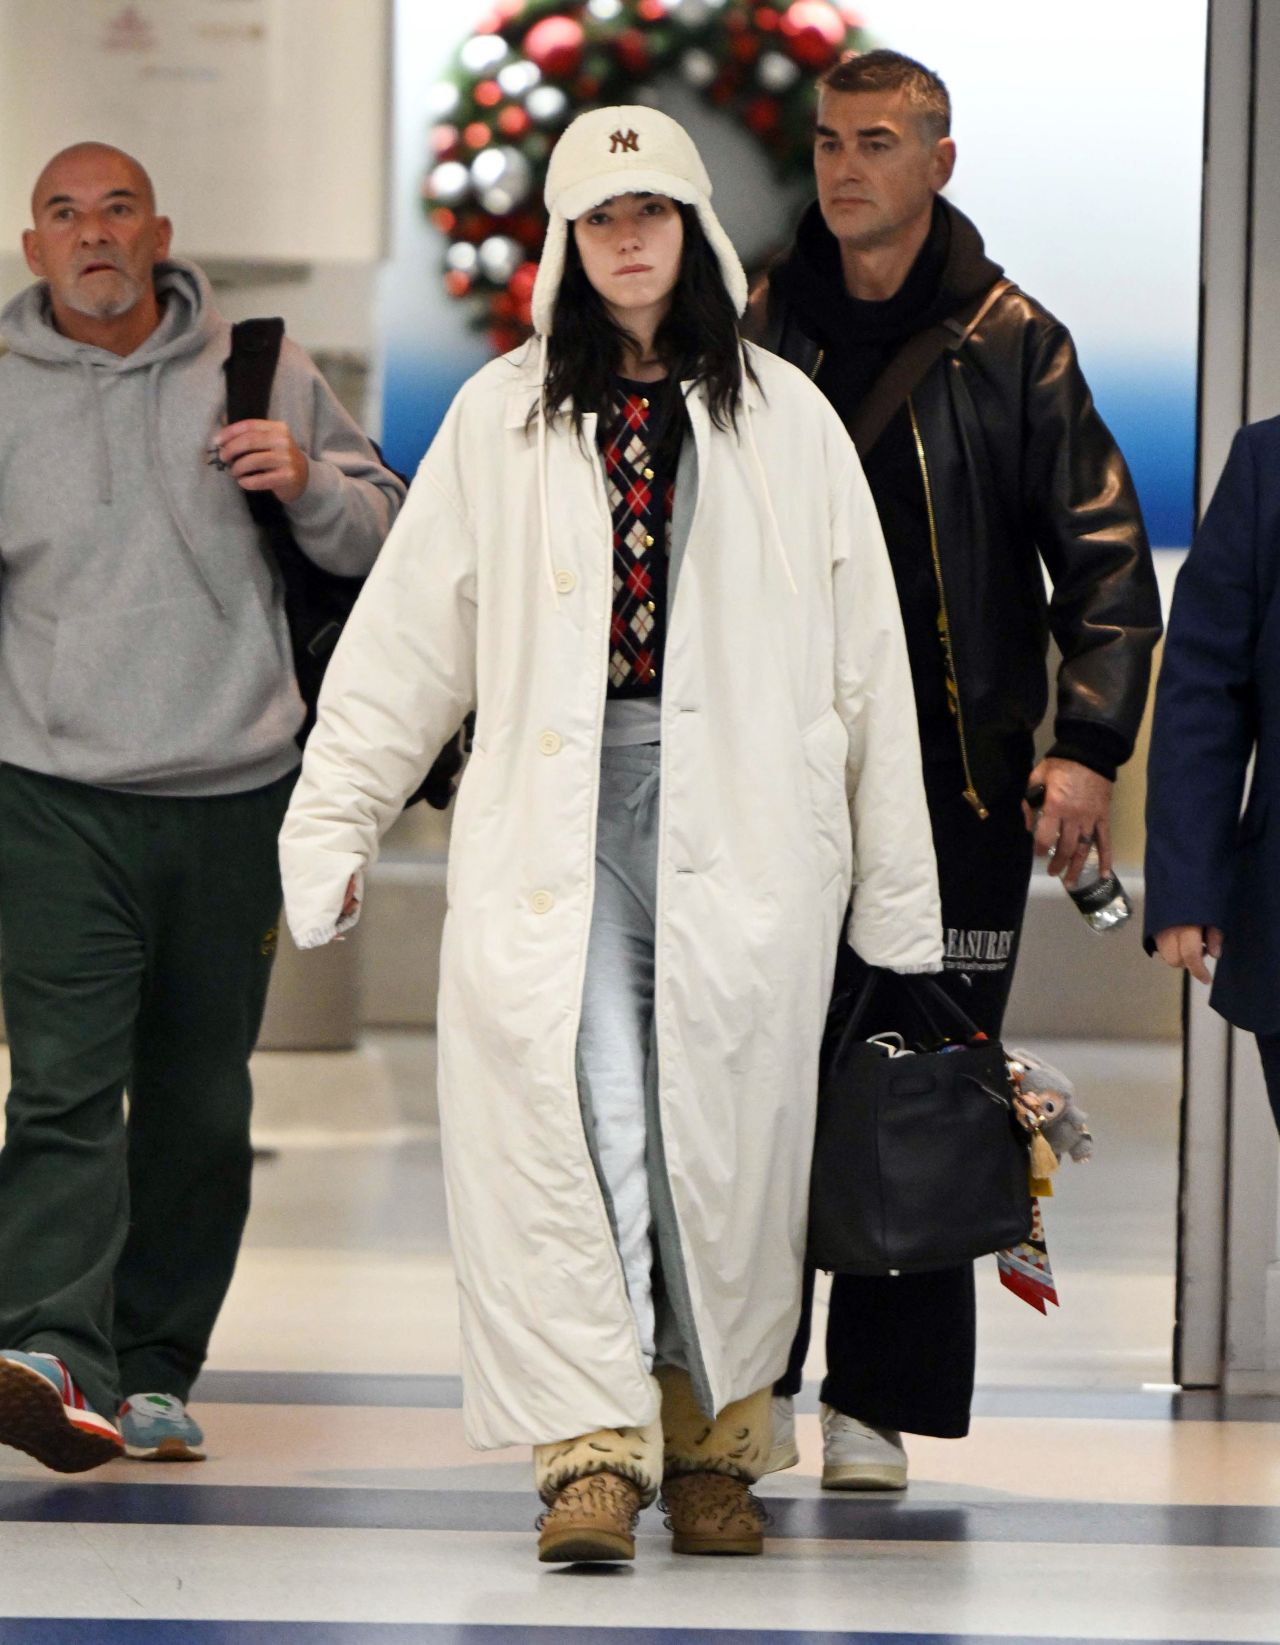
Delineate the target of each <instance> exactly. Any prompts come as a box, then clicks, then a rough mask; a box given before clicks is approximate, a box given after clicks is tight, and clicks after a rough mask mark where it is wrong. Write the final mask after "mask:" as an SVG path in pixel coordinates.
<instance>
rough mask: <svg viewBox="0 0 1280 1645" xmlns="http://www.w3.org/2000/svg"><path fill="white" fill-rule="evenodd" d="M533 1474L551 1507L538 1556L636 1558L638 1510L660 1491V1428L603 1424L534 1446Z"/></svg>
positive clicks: (570, 1560)
mask: <svg viewBox="0 0 1280 1645" xmlns="http://www.w3.org/2000/svg"><path fill="white" fill-rule="evenodd" d="M533 1465H534V1479H535V1483H536V1485H537V1488H538V1495H539V1496H540V1497H541V1498H542V1500H543V1501H544V1502H545V1503H546V1504H547V1512H546V1513H545V1514H544V1515H543V1516H542V1518H541V1519H540V1520H539V1521H538V1529H539V1531H540V1533H541V1534H540V1536H539V1538H538V1558H539V1559H540V1560H541V1561H542V1562H543V1563H544V1564H547V1565H550V1564H576V1563H578V1562H579V1561H585V1560H609V1561H617V1560H625V1559H634V1558H635V1554H636V1542H635V1525H636V1517H637V1515H638V1514H639V1512H640V1510H641V1509H642V1508H645V1507H647V1506H648V1505H649V1503H651V1502H652V1501H653V1499H654V1497H655V1496H656V1495H657V1494H658V1481H659V1479H660V1478H661V1470H662V1429H661V1427H660V1426H659V1425H658V1423H656V1422H654V1423H650V1424H649V1425H648V1426H647V1427H645V1428H598V1429H596V1431H595V1432H594V1433H590V1434H583V1435H582V1436H581V1438H579V1439H570V1440H565V1441H563V1442H561V1443H560V1444H556V1445H536V1446H535V1447H534V1451H533Z"/></svg>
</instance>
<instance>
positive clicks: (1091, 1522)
mask: <svg viewBox="0 0 1280 1645" xmlns="http://www.w3.org/2000/svg"><path fill="white" fill-rule="evenodd" d="M764 1501H765V1504H766V1506H767V1508H768V1510H769V1514H770V1518H771V1525H770V1528H769V1531H768V1533H767V1534H768V1535H769V1536H772V1537H780V1538H787V1539H794V1538H800V1537H806V1538H814V1539H816V1540H819V1541H825V1542H852V1541H859V1542H1002V1543H1027V1542H1054V1543H1084V1544H1087V1543H1095V1544H1096V1543H1102V1544H1107V1545H1114V1544H1118V1543H1128V1544H1131V1545H1133V1546H1142V1547H1157V1548H1160V1547H1182V1548H1202V1547H1209V1548H1277V1547H1280V1508H1252V1507H1240V1506H1207V1505H1198V1504H1184V1503H1179V1504H1173V1505H1163V1504H1154V1503H1092V1502H1036V1501H1024V1500H1013V1501H997V1502H980V1503H969V1502H964V1503H959V1502H958V1503H945V1502H943V1503H939V1502H937V1501H933V1502H911V1501H910V1500H908V1501H905V1502H903V1501H886V1500H885V1499H884V1498H864V1499H859V1498H850V1497H836V1496H826V1497H772V1498H770V1497H768V1496H767V1495H766V1496H764ZM537 1506H538V1504H537V1501H536V1499H535V1498H534V1496H533V1494H532V1492H530V1493H528V1494H527V1495H526V1494H525V1493H524V1492H516V1491H421V1490H392V1491H387V1490H379V1489H375V1488H369V1489H352V1488H351V1487H349V1486H346V1487H343V1486H338V1487H333V1488H327V1487H326V1488H319V1489H317V1488H308V1487H304V1486H275V1485H132V1484H130V1485H107V1484H97V1483H91V1482H89V1481H87V1480H86V1481H81V1482H78V1483H75V1484H60V1485H44V1484H36V1483H27V1482H26V1481H21V1482H19V1483H16V1484H11V1485H3V1486H0V1522H4V1521H7V1522H10V1523H15V1522H19V1521H36V1522H39V1523H42V1524H48V1523H51V1522H56V1523H63V1524H93V1525H234V1526H272V1527H275V1528H286V1527H287V1528H290V1529H306V1530H314V1529H324V1530H380V1531H472V1532H481V1533H484V1532H489V1533H493V1532H504V1531H505V1532H512V1531H514V1532H523V1531H528V1530H530V1528H531V1527H532V1524H533V1520H534V1516H535V1514H536V1512H537ZM658 1523H659V1522H658V1519H657V1517H656V1515H651V1516H649V1517H647V1518H646V1519H643V1520H642V1521H641V1529H642V1530H644V1531H649V1530H653V1531H657V1529H658Z"/></svg>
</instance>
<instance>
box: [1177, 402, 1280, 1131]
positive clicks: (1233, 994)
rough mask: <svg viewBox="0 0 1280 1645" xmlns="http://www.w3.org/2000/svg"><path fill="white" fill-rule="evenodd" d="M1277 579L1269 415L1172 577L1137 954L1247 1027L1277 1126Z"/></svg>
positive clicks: (1277, 449)
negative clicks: (1186, 981)
mask: <svg viewBox="0 0 1280 1645" xmlns="http://www.w3.org/2000/svg"><path fill="white" fill-rule="evenodd" d="M1278 583H1280V417H1276V418H1272V419H1271V420H1270V421H1268V422H1264V423H1254V424H1253V425H1251V426H1250V427H1248V428H1244V429H1241V430H1240V432H1239V433H1238V434H1237V435H1236V438H1235V442H1234V444H1233V445H1232V448H1231V455H1230V457H1229V458H1228V459H1227V465H1226V467H1225V469H1224V470H1223V473H1222V478H1221V480H1220V481H1219V482H1218V488H1217V490H1216V492H1215V493H1214V496H1213V501H1212V502H1211V503H1210V504H1209V507H1208V510H1207V511H1206V513H1205V516H1204V520H1203V521H1202V523H1201V526H1200V530H1199V531H1198V532H1197V534H1196V539H1195V542H1194V543H1193V545H1192V548H1191V552H1190V554H1189V555H1188V557H1187V562H1186V564H1185V565H1184V566H1183V568H1182V571H1181V572H1180V573H1179V576H1178V583H1177V589H1176V591H1175V594H1174V600H1173V611H1172V613H1171V615H1170V618H1169V631H1168V636H1167V638H1166V640H1165V651H1164V661H1163V664H1162V665H1161V670H1160V681H1159V685H1158V688H1157V691H1156V707H1155V724H1154V728H1153V731H1152V738H1151V759H1150V764H1149V766H1148V772H1147V784H1148V786H1147V861H1146V935H1147V946H1148V949H1149V950H1150V949H1152V948H1154V950H1155V951H1156V952H1157V953H1158V954H1159V955H1160V957H1161V959H1162V960H1164V961H1165V963H1166V964H1168V965H1171V966H1174V967H1175V968H1179V969H1185V970H1186V971H1189V972H1190V973H1191V975H1192V976H1193V977H1195V978H1197V979H1198V980H1199V981H1200V982H1203V983H1210V982H1212V984H1213V992H1212V994H1211V996H1210V1002H1209V1003H1210V1004H1211V1005H1212V1006H1213V1008H1214V1010H1215V1011H1218V1012H1220V1013H1221V1015H1222V1016H1224V1017H1226V1019H1227V1020H1228V1022H1231V1023H1234V1024H1235V1025H1236V1026H1237V1027H1238V1028H1244V1029H1248V1030H1249V1031H1250V1032H1251V1033H1253V1034H1255V1035H1256V1036H1257V1040H1258V1049H1259V1051H1260V1052H1261V1055H1262V1068H1263V1073H1264V1075H1265V1077H1266V1082H1267V1093H1268V1095H1269V1097H1270V1099H1271V1106H1272V1109H1273V1110H1274V1112H1275V1116H1276V1123H1277V1126H1280V599H1278V598H1277V584H1278ZM1250 760H1253V761H1254V766H1253V777H1252V780H1251V782H1250V783H1249V797H1248V802H1247V803H1246V804H1245V806H1244V809H1243V813H1242V812H1241V803H1240V802H1241V798H1242V796H1243V794H1244V789H1245V780H1246V777H1247V776H1248V773H1249V764H1250ZM1273 808H1274V809H1275V812H1276V815H1275V816H1274V817H1273V816H1272V815H1271V811H1272V809H1273ZM1209 958H1212V959H1215V960H1216V961H1217V962H1218V963H1217V966H1216V968H1215V970H1214V972H1213V974H1212V975H1211V974H1210V971H1209V967H1208V965H1207V963H1206V960H1207V959H1209Z"/></svg>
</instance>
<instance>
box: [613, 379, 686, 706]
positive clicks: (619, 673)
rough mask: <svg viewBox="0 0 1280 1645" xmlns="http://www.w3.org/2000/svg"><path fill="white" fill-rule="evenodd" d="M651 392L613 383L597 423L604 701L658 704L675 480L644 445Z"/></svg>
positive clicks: (649, 434) (649, 431)
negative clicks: (608, 591) (603, 524)
mask: <svg viewBox="0 0 1280 1645" xmlns="http://www.w3.org/2000/svg"><path fill="white" fill-rule="evenodd" d="M656 386H657V385H655V384H652V383H633V382H629V381H627V379H625V378H622V377H620V378H619V379H618V390H617V396H616V398H615V400H614V404H613V408H612V413H611V415H610V416H608V417H604V418H602V419H601V424H600V426H601V433H600V453H601V456H602V458H603V460H604V478H605V493H606V495H607V497H608V499H609V511H610V513H611V515H612V516H613V624H612V628H611V631H610V637H609V696H610V697H611V698H615V699H617V698H624V697H657V696H659V695H660V694H661V692H662V663H663V652H664V647H665V644H666V634H667V565H668V556H669V555H670V552H671V511H672V506H673V503H674V499H675V489H676V488H675V478H674V475H667V474H665V473H660V472H659V471H658V469H657V467H656V466H655V463H654V458H653V453H652V451H651V449H650V448H651V441H652V438H653V434H654V426H653V422H654V418H655V416H656V410H657V408H656V406H653V405H651V404H650V399H649V394H650V392H651V391H652V390H653V389H654V388H655V387H656Z"/></svg>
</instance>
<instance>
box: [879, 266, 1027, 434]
mask: <svg viewBox="0 0 1280 1645" xmlns="http://www.w3.org/2000/svg"><path fill="white" fill-rule="evenodd" d="M1012 285H1013V281H1012V280H1003V279H1002V280H997V281H996V283H995V284H994V285H993V286H992V287H991V288H990V290H988V291H986V292H984V293H983V295H982V297H981V299H980V301H979V302H978V303H977V305H976V306H972V305H971V307H970V308H969V309H968V311H965V310H963V309H962V310H961V311H960V313H958V314H953V315H950V316H949V317H948V318H947V319H945V320H940V321H939V322H938V324H937V325H933V326H928V327H927V328H926V329H925V330H924V331H918V332H916V334H915V336H914V337H909V338H908V339H907V341H906V342H905V343H904V344H903V345H902V347H901V348H900V349H899V350H898V352H897V353H896V354H895V355H894V356H893V358H892V359H891V360H890V361H889V363H888V365H887V366H885V368H884V370H883V371H882V372H881V373H880V375H879V376H878V377H877V378H876V380H875V382H874V383H872V385H871V387H870V389H869V390H868V391H867V395H866V398H865V399H864V400H863V402H862V404H861V405H860V406H859V407H858V410H857V412H856V413H855V415H854V416H853V417H852V418H851V419H850V422H849V433H850V436H851V437H852V439H853V443H854V445H855V446H856V447H857V449H858V455H859V457H861V458H862V460H863V462H866V460H867V457H868V455H869V453H870V452H871V450H872V448H873V446H874V445H875V443H876V441H877V440H878V439H879V438H880V436H881V435H882V434H883V433H884V431H885V429H886V428H888V426H889V424H890V423H891V422H892V421H893V418H894V416H895V415H896V413H897V412H898V410H899V408H900V407H901V406H903V405H905V404H906V401H907V399H908V398H909V396H910V395H911V394H912V392H913V391H914V390H915V388H916V387H917V386H918V385H919V384H920V382H921V381H922V380H923V379H924V375H925V373H926V372H927V371H928V370H929V368H930V366H932V365H933V364H934V363H935V361H937V360H940V359H941V358H942V356H943V355H944V354H947V353H951V354H954V353H955V351H956V350H957V349H958V348H960V347H961V346H962V345H963V344H964V343H966V342H968V340H969V338H970V337H971V336H972V335H973V333H974V331H975V330H976V329H977V327H978V326H979V324H980V323H981V322H982V321H983V320H984V319H985V318H986V316H987V314H988V312H989V311H990V310H991V308H992V307H993V306H994V304H995V303H997V302H998V301H999V299H1000V298H1001V297H1003V296H1004V294H1005V292H1006V291H1008V290H1009V289H1010V287H1011V286H1012Z"/></svg>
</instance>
